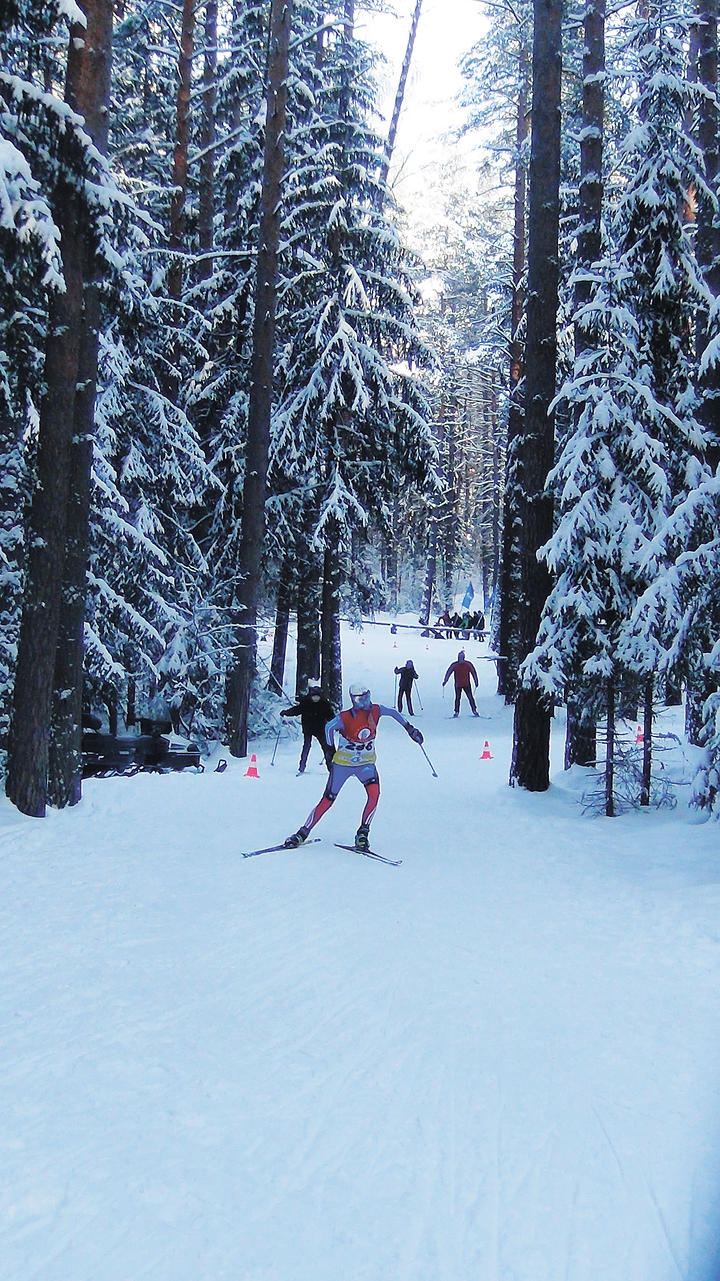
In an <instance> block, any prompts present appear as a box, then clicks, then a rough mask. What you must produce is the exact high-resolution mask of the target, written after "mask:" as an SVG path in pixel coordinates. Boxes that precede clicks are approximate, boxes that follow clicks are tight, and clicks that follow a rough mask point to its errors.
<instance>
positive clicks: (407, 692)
mask: <svg viewBox="0 0 720 1281" xmlns="http://www.w3.org/2000/svg"><path fill="white" fill-rule="evenodd" d="M395 675H396V676H399V677H400V684H399V686H398V711H399V712H401V711H402V709H403V698H405V700H406V702H407V709H408V715H409V716H414V715H415V713H414V712H413V705H412V687H413V681H417V680H419V679H420V677H419V676H418V674H417V672H416V671H415V664H414V663H413V661H412V659H411V658H409V659H408V661H407V662H406V664H405V666H404V667H396V668H395Z"/></svg>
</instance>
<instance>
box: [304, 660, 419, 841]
mask: <svg viewBox="0 0 720 1281" xmlns="http://www.w3.org/2000/svg"><path fill="white" fill-rule="evenodd" d="M350 702H351V704H352V706H351V707H349V708H347V709H346V710H345V711H343V712H340V714H339V716H336V717H335V718H334V719H333V720H331V721H328V723H327V725H326V726H325V737H326V738H327V741H328V743H329V745H330V746H331V747H332V748H333V749H334V754H333V759H332V765H331V767H330V776H329V778H328V781H327V787H326V788H325V791H324V792H323V794H322V796H321V798H320V800H319V801H318V803H317V805H316V806H315V807H314V809H312V810H311V811H310V813H309V814H308V816H307V818H306V819H305V822H304V823H303V825H302V827H300V828H298V830H297V832H294V833H293V835H292V836H288V838H287V840H286V842H285V844H286V846H287V847H288V848H289V849H293V848H294V847H296V846H298V845H302V843H303V841H306V840H307V838H308V835H309V833H310V832H311V831H312V829H313V827H314V826H315V824H316V823H318V822H319V821H320V819H321V818H322V816H323V814H325V813H326V811H327V810H329V809H330V806H331V805H332V804H333V803H334V802H335V800H336V799H337V797H338V795H339V792H340V789H341V787H343V786H344V784H345V783H346V782H347V780H348V779H349V778H357V779H359V780H360V782H361V783H362V785H363V787H364V788H365V791H366V792H367V801H366V802H365V808H364V810H363V812H362V818H361V820H360V826H359V828H358V830H357V832H356V834H355V844H356V846H357V848H358V849H360V850H362V849H365V850H366V849H369V847H370V836H369V833H370V824H371V822H372V819H373V815H374V813H375V810H376V809H377V803H378V800H379V798H380V779H379V777H378V772H377V766H376V763H375V735H376V734H377V727H378V721H379V720H380V717H381V716H392V718H393V720H394V721H399V722H400V724H401V725H402V727H403V729H405V730H407V733H408V734H409V735H410V738H411V739H412V740H413V742H414V743H422V741H423V736H422V734H421V733H420V730H419V729H416V728H415V726H414V725H410V724H409V723H408V721H406V720H405V717H404V716H401V715H400V713H399V712H396V711H395V708H394V707H383V706H382V705H381V704H380V703H373V701H372V699H371V697H370V691H369V689H368V688H367V686H366V685H360V684H358V685H351V686H350ZM336 734H337V736H338V742H337V743H336V741H335V735H336Z"/></svg>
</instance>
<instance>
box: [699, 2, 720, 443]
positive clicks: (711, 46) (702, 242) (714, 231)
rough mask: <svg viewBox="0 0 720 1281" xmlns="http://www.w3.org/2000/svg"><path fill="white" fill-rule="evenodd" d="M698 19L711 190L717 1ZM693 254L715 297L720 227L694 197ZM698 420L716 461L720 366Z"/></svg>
mask: <svg viewBox="0 0 720 1281" xmlns="http://www.w3.org/2000/svg"><path fill="white" fill-rule="evenodd" d="M697 16H698V19H699V20H700V29H699V42H700V46H699V56H698V78H699V81H700V84H701V85H702V86H703V88H704V89H705V90H706V91H707V92H706V93H705V94H703V96H702V97H701V98H700V101H699V104H698V116H697V121H698V123H697V142H698V145H699V147H700V150H701V151H702V154H703V158H704V161H705V177H706V180H707V184H708V187H709V188H710V190H711V191H715V190H716V187H717V178H718V173H720V111H719V110H718V99H717V92H718V0H698V4H697ZM696 252H697V258H698V263H699V265H700V268H701V270H702V272H703V276H704V278H705V281H706V283H707V285H708V287H709V289H710V292H711V294H712V296H713V298H717V297H718V296H719V295H720V225H719V224H718V218H717V215H716V214H715V212H714V210H713V208H712V206H711V205H710V204H709V203H707V202H706V201H704V200H703V201H699V202H698V208H697V238H696ZM708 321H709V317H708V312H707V311H706V310H701V311H699V314H698V326H697V340H696V344H697V355H698V361H699V360H700V358H701V356H702V355H703V352H704V351H705V348H706V347H707V343H708ZM700 390H701V398H700V404H699V406H698V417H699V418H700V421H701V422H702V423H703V424H704V426H706V427H707V428H709V429H710V430H711V431H712V432H713V434H714V440H715V442H716V443H715V445H714V446H713V447H712V448H711V450H710V458H709V460H710V462H711V464H712V466H713V468H716V467H717V465H718V462H720V370H718V367H717V365H716V364H713V365H712V366H711V367H710V368H709V369H708V370H706V372H705V373H704V374H703V375H701V377H700Z"/></svg>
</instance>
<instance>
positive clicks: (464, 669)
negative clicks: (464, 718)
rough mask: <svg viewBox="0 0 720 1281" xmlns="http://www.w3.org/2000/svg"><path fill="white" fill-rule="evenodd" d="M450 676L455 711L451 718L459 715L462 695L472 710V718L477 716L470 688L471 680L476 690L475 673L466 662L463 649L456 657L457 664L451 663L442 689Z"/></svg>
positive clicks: (471, 666) (470, 664)
mask: <svg viewBox="0 0 720 1281" xmlns="http://www.w3.org/2000/svg"><path fill="white" fill-rule="evenodd" d="M451 674H452V676H453V677H454V680H455V711H454V712H453V716H459V714H460V696H461V694H463V693H465V695H466V696H467V700H468V702H469V704H470V706H471V708H472V714H473V716H477V714H478V709H477V707H476V706H475V699H474V698H473V692H472V686H471V684H470V680H471V678H472V680H474V682H475V688H476V689H477V683H478V678H477V672H476V671H475V668H474V667H473V665H472V663H470V662H468V660H467V658H466V657H465V650H464V649H461V650H460V652H459V654H458V656H457V662H455V663H451V664H450V666H449V667H448V669H447V671H446V673H445V679H444V681H443V689H444V688H445V686H446V685H447V683H448V681H449V680H450V675H451Z"/></svg>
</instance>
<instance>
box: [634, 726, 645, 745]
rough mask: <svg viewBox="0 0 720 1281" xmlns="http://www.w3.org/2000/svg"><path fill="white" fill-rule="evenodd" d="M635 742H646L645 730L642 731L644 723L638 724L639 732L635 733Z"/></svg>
mask: <svg viewBox="0 0 720 1281" xmlns="http://www.w3.org/2000/svg"><path fill="white" fill-rule="evenodd" d="M635 742H636V743H644V742H645V735H644V734H643V732H642V725H638V727H637V734H636V735H635Z"/></svg>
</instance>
